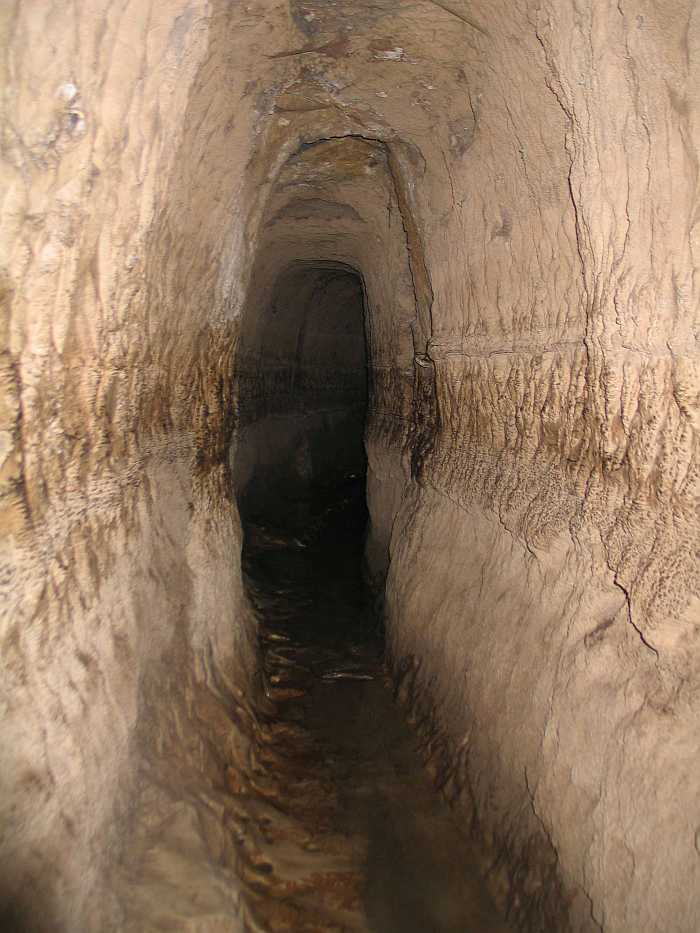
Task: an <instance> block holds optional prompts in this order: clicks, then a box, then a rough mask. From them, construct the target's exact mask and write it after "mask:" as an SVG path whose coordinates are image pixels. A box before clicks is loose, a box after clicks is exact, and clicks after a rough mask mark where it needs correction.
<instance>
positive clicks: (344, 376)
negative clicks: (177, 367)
mask: <svg viewBox="0 0 700 933" xmlns="http://www.w3.org/2000/svg"><path fill="white" fill-rule="evenodd" d="M263 295H264V293H263ZM259 301H260V304H259V305H258V306H257V307H256V306H255V305H251V306H250V307H249V308H248V311H247V314H246V321H245V324H244V331H243V336H242V341H241V348H240V353H239V359H240V362H239V374H240V375H239V393H238V397H239V405H238V409H239V410H238V414H239V427H238V430H237V437H236V456H235V469H234V481H235V484H236V492H237V498H238V503H239V511H240V515H241V521H242V525H243V531H244V551H243V564H244V571H245V576H246V580H247V583H248V590H249V592H250V593H251V594H252V595H253V596H254V597H255V598H257V599H258V600H262V602H263V603H264V605H261V606H260V607H259V608H260V609H261V616H262V617H264V618H266V619H269V617H270V612H269V609H270V600H272V601H273V602H274V601H275V600H276V599H277V598H278V597H279V596H280V594H281V593H282V592H284V593H285V594H286V596H285V599H286V602H285V606H286V607H287V609H290V607H292V606H293V605H295V604H296V602H297V601H301V603H302V604H304V605H305V606H306V607H307V609H306V611H305V613H304V618H303V620H302V618H301V615H298V617H297V623H298V624H297V627H296V629H295V634H296V635H301V634H302V633H303V639H304V640H305V641H307V643H314V644H317V643H319V642H324V643H326V647H328V644H329V643H330V642H333V643H334V644H335V649H337V651H338V652H340V653H341V654H344V653H346V652H349V653H350V654H352V651H353V650H357V645H356V644H355V648H354V649H353V647H352V642H353V639H355V641H356V640H357V638H360V637H361V636H362V640H363V641H365V642H366V638H365V637H364V636H365V635H368V636H370V640H371V641H372V643H373V644H372V646H371V651H372V654H373V655H376V653H377V651H379V650H380V646H379V644H378V638H377V636H378V631H377V625H376V623H375V622H374V621H371V620H372V619H373V613H371V612H370V611H369V610H370V606H371V599H370V597H369V593H368V592H367V590H366V587H365V582H364V574H363V549H364V540H365V532H366V527H367V520H368V512H367V504H366V476H367V458H366V454H365V447H364V431H365V420H366V416H367V402H368V375H367V374H368V350H367V337H366V331H365V317H366V314H365V312H366V302H365V294H364V287H363V282H362V279H361V278H360V276H359V275H358V274H357V273H356V272H355V271H354V270H352V269H350V268H349V267H347V266H344V265H341V264H338V263H301V262H300V263H295V264H294V265H292V266H290V267H289V268H287V269H286V270H285V271H284V272H282V273H281V274H280V275H279V276H278V278H277V279H276V281H275V283H274V287H273V288H272V289H271V291H270V292H268V294H267V297H261V298H260V299H259ZM295 594H296V595H295ZM263 637H264V635H263ZM365 648H367V649H369V648H370V646H369V645H367V644H365ZM263 654H264V652H263ZM346 660H347V658H346Z"/></svg>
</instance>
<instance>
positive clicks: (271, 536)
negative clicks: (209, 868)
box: [244, 483, 510, 933]
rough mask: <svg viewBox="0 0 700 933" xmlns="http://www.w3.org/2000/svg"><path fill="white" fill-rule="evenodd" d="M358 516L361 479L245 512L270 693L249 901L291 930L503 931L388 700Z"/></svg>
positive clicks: (269, 923)
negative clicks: (264, 812)
mask: <svg viewBox="0 0 700 933" xmlns="http://www.w3.org/2000/svg"><path fill="white" fill-rule="evenodd" d="M305 510H306V511H305ZM364 521H365V514H364V512H363V506H362V491H361V484H358V483H356V484H354V488H353V486H346V488H345V489H344V490H342V491H341V494H340V495H339V496H337V497H336V498H335V499H334V498H333V496H332V495H327V496H326V497H325V498H324V499H321V500H320V502H319V501H318V500H317V501H316V503H315V505H314V504H313V503H306V504H305V503H298V504H297V507H296V509H295V511H294V513H293V514H292V513H290V516H289V521H288V525H287V528H286V530H280V529H279V528H275V529H273V528H271V527H270V525H269V524H266V523H265V522H264V521H261V520H260V519H258V520H257V521H249V522H248V523H247V527H246V545H245V549H244V568H245V573H246V580H247V585H248V588H249V592H250V595H251V599H252V601H253V603H254V605H255V606H256V610H257V613H258V617H259V624H260V631H259V638H260V647H261V651H262V658H263V678H264V689H265V694H266V696H267V701H268V708H267V709H266V711H265V712H264V715H263V717H262V722H263V724H264V725H263V729H262V731H261V740H260V753H259V761H258V770H259V774H260V776H261V780H260V788H259V792H260V794H261V797H264V800H265V806H266V807H272V810H271V813H272V816H271V817H270V816H269V815H268V817H267V818H266V820H265V821H264V825H265V831H264V839H263V840H262V841H260V840H258V846H257V851H258V852H259V853H261V854H260V855H258V857H257V864H253V867H252V869H251V868H250V864H249V872H250V877H248V878H247V879H246V881H247V882H248V888H249V890H250V891H251V892H252V895H253V903H252V904H251V907H252V908H253V912H252V916H254V917H255V922H256V924H257V925H258V926H259V929H261V930H270V931H272V930H274V931H277V930H289V931H295V933H296V931H307V930H309V931H310V930H314V931H332V930H364V931H376V933H394V931H396V933H399V931H401V933H413V931H415V933H419V931H420V933H428V931H430V933H457V931H460V933H466V931H474V933H491V931H493V933H496V931H506V930H508V929H510V927H508V926H507V925H506V924H505V923H504V921H503V920H502V919H500V917H499V915H498V914H497V912H496V910H495V908H494V907H493V904H492V903H491V901H490V899H489V896H488V893H487V891H486V887H485V885H484V882H483V881H482V878H481V876H480V867H481V866H482V865H483V862H482V861H481V860H480V853H479V851H478V850H476V849H475V848H474V845H473V843H471V842H470V840H469V839H467V837H466V836H465V835H464V834H463V832H462V830H461V828H460V826H459V824H458V820H457V817H456V816H455V815H453V813H452V812H451V810H450V809H449V807H448V806H447V804H446V802H445V801H444V800H443V799H442V798H441V797H440V795H439V794H438V793H437V792H436V791H435V790H434V789H433V787H432V784H431V782H430V780H429V778H428V775H427V773H426V771H425V769H424V767H423V764H422V762H421V759H420V756H419V753H418V750H417V746H416V740H415V737H414V735H413V733H412V732H411V730H410V728H409V726H408V725H407V724H406V722H405V720H404V717H403V714H402V712H401V710H400V709H399V708H398V707H397V706H396V705H395V703H394V699H393V694H392V690H391V684H390V681H389V678H388V676H387V673H386V670H385V667H384V663H383V645H382V638H381V632H380V630H379V626H378V624H377V621H376V619H375V618H374V616H373V613H372V608H371V600H370V599H369V596H368V594H367V592H366V590H365V587H364V585H363V581H362V575H361V556H362V529H363V526H364Z"/></svg>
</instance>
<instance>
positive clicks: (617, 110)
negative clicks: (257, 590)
mask: <svg viewBox="0 0 700 933" xmlns="http://www.w3.org/2000/svg"><path fill="white" fill-rule="evenodd" d="M0 16H1V18H0V30H1V34H2V36H3V42H2V45H3V49H4V50H5V54H4V58H3V64H2V69H3V77H4V79H5V80H4V82H3V84H4V86H5V87H6V89H7V90H6V93H5V97H4V106H3V147H4V148H3V164H2V173H3V175H2V188H3V192H4V194H3V201H2V215H1V216H2V226H3V234H2V237H3V239H2V243H3V252H2V257H3V258H2V294H3V301H4V304H5V306H6V307H7V312H6V313H5V314H4V315H3V343H2V377H3V389H4V396H5V401H4V402H3V408H2V419H3V424H2V426H1V430H2V456H3V458H4V459H3V466H2V476H1V481H2V508H3V531H4V537H3V574H2V588H3V616H2V635H1V637H2V639H3V642H2V655H3V663H4V666H5V673H4V677H3V687H2V690H3V704H4V706H3V710H4V712H3V717H2V724H1V729H2V745H3V748H4V749H6V750H7V751H5V752H4V753H3V762H2V774H1V775H0V780H1V781H2V786H1V787H0V807H1V808H2V810H1V811H0V819H1V820H2V824H3V826H6V827H8V832H7V834H6V837H5V838H6V841H5V842H3V846H2V853H1V858H2V877H3V885H4V888H5V890H4V892H3V894H2V896H3V901H4V904H5V907H4V908H3V909H5V911H6V914H7V915H8V916H13V917H15V918H17V917H18V918H19V920H18V922H20V921H21V922H25V921H26V923H28V924H29V923H30V922H34V924H35V926H36V928H38V929H41V928H42V924H44V925H46V924H48V926H49V928H51V929H69V930H76V929H104V928H107V927H108V925H109V924H110V923H115V924H117V925H118V924H119V923H122V925H123V926H124V925H125V924H127V922H128V923H130V924H131V928H133V929H143V928H148V926H149V924H151V925H154V924H155V922H156V920H155V919H154V918H153V916H151V915H149V913H148V911H153V910H154V909H156V907H154V905H157V909H158V910H162V911H164V914H163V915H162V916H159V917H158V918H157V922H161V923H164V922H166V920H167V922H171V923H174V922H176V921H177V922H180V921H182V918H183V917H185V916H195V915H196V910H195V908H194V907H193V905H192V902H191V899H190V900H188V895H187V894H186V892H185V890H184V888H183V886H182V885H181V884H179V883H178V879H182V878H184V877H193V876H195V875H196V876H197V877H198V878H200V882H201V885H204V886H205V887H206V889H207V892H208V894H207V898H205V900H206V903H207V905H208V906H207V910H209V912H210V916H211V917H214V918H215V919H214V920H213V921H212V923H214V922H228V923H231V922H233V921H232V920H231V918H232V917H234V916H239V917H242V916H243V914H244V913H245V905H244V903H243V901H242V900H241V898H240V897H239V886H238V885H237V883H236V874H237V872H238V874H239V875H240V862H237V860H240V857H241V856H240V851H241V850H240V845H242V843H240V838H241V837H240V835H239V836H236V833H235V832H234V830H233V829H232V828H231V827H235V826H239V827H240V826H241V825H242V822H241V820H242V818H241V817H240V814H239V815H236V814H234V813H232V812H230V809H227V808H228V807H229V804H228V803H226V799H227V798H226V797H225V794H224V790H223V788H224V785H225V783H226V781H227V780H228V781H229V782H230V781H231V780H234V784H235V779H234V778H231V773H232V771H233V773H234V776H235V773H238V772H242V771H243V770H244V769H245V767H247V766H248V764H246V762H247V761H248V758H249V755H250V753H251V752H250V748H251V746H250V741H251V738H250V737H251V736H254V734H255V730H256V725H255V713H254V708H253V703H254V699H255V695H254V668H255V661H254V657H253V652H252V649H251V634H250V633H251V625H250V616H249V610H248V608H247V606H246V604H245V600H244V598H243V596H242V589H241V584H240V568H239V561H238V550H239V547H240V532H239V527H238V518H237V510H236V507H235V503H234V501H233V493H232V478H231V471H230V466H229V453H230V448H231V441H232V439H233V438H234V437H235V429H236V419H237V418H238V419H240V420H241V421H242V420H243V417H244V410H245V405H244V404H242V402H241V399H242V395H241V392H242V389H241V386H242V382H241V379H240V378H237V376H236V364H237V362H238V363H241V362H242V361H243V360H245V358H246V357H245V353H246V342H245V339H244V338H245V334H246V333H247V332H249V333H254V332H255V329H256V327H257V326H258V325H259V321H260V319H259V318H258V317H257V315H258V313H259V312H260V309H264V308H266V307H268V306H269V300H270V297H271V294H272V291H273V289H274V284H275V282H276V281H277V280H278V277H279V275H280V274H281V273H283V272H284V270H285V269H286V268H288V266H289V265H290V263H294V262H296V263H298V262H307V263H309V262H311V263H316V264H318V263H319V262H320V263H331V264H335V265H338V264H341V265H343V266H347V267H349V268H351V269H353V270H356V271H357V272H358V273H360V274H361V276H362V279H363V282H364V290H365V301H366V309H367V310H366V313H367V319H366V324H367V337H368V356H369V362H370V368H371V372H370V380H369V388H370V394H369V415H368V422H367V430H366V448H367V457H368V502H369V506H370V511H371V514H372V531H371V535H370V539H369V543H368V562H369V565H370V567H371V568H372V569H373V572H374V573H375V575H376V578H377V580H378V581H381V580H383V578H384V576H385V574H386V571H387V565H388V563H389V551H390V552H391V564H390V566H389V572H388V579H387V591H386V608H387V624H388V628H389V637H390V645H391V651H392V659H393V664H394V667H395V670H396V674H397V679H398V680H399V681H400V683H401V685H402V695H403V696H404V698H405V699H406V701H407V702H408V703H410V704H411V705H412V707H413V710H414V713H415V716H416V721H417V724H418V726H419V728H421V730H422V731H423V733H424V735H425V739H426V752H427V753H428V754H429V756H430V757H431V759H432V761H433V763H434V766H435V768H436V774H438V775H439V776H440V778H441V779H442V782H443V785H444V787H445V790H446V791H447V792H449V793H450V794H451V796H452V797H453V798H454V801H455V805H456V806H458V807H462V808H463V812H464V814H465V820H468V821H469V822H470V823H471V824H472V825H474V827H475V829H476V830H477V831H478V832H480V833H481V835H482V836H483V838H484V839H485V840H486V841H487V843H488V844H489V845H490V847H491V851H492V852H493V858H494V868H493V873H492V874H493V877H494V878H495V879H497V881H498V883H499V884H501V885H502V893H503V897H504V898H505V899H506V900H507V901H508V902H509V904H510V906H511V911H512V913H513V915H514V916H515V917H517V918H518V921H519V923H520V925H521V927H522V928H523V929H532V930H537V929H543V928H544V929H557V930H562V931H563V930H566V929H570V930H581V931H583V930H586V931H587V930H596V929H605V930H606V931H629V933H632V931H634V933H637V931H638V930H642V929H643V930H645V931H646V930H649V931H655V930H658V931H661V930H663V931H678V933H681V931H682V933H689V931H691V930H695V929H696V927H697V921H698V917H699V916H700V904H699V903H698V899H697V898H698V895H697V892H698V891H700V883H699V881H700V879H699V878H698V872H699V870H700V859H699V858H698V848H699V844H698V839H697V833H698V827H700V810H699V809H698V795H697V779H696V777H695V769H694V763H695V760H696V758H697V717H698V689H697V685H698V678H699V677H700V669H699V666H698V633H699V631H700V619H699V617H698V608H699V602H698V573H697V566H698V562H697V556H698V554H697V544H696V541H697V504H698V478H699V473H698V466H697V464H698V388H699V380H698V356H697V334H698V319H697V314H698V290H697V289H698V283H697V276H698V273H697V265H698V248H699V244H698V236H699V232H698V231H699V229H700V228H699V227H698V223H697V203H698V174H699V173H698V165H699V164H700V162H699V160H698V141H699V139H698V99H697V88H698V87H699V86H700V80H699V79H700V75H699V74H698V68H699V65H698V62H699V61H700V38H699V33H698V20H697V11H696V9H695V6H694V5H693V4H692V3H690V2H686V0H678V2H674V3H672V4H668V3H665V4H661V3H660V2H650V0H634V2H631V3H627V2H622V3H619V4H600V3H594V2H580V3H573V2H569V0H543V2H541V3H537V4H535V3H531V2H515V3H513V2H508V3H506V2H505V0H503V2H501V0H496V2H489V3H486V2H482V0H475V2H470V3H467V2H465V0H449V2H447V0H446V2H442V0H419V2H414V0H411V2H408V0H405V2H403V0H402V2H399V3H397V2H396V0H372V2H366V0H352V2H351V0H347V2H344V3H333V4H329V3H327V2H325V0H303V2H302V0H289V3H286V2H282V0H265V2H263V0H251V2H250V3H246V4H244V5H239V4H234V5H231V4H228V3H225V2H223V0H211V2H209V3H205V2H196V0H195V2H192V3H187V4H186V3H184V2H180V0H167V2H165V3H163V2H159V3H138V4H135V3H124V4H117V3H115V2H114V0H101V2H91V3H90V4H87V3H78V4H74V5H73V6H72V7H70V8H69V9H67V8H66V7H65V5H58V4H54V3H51V2H45V0H41V2H40V0H29V2H23V3H19V2H14V3H10V4H8V5H6V6H5V8H4V9H3V11H2V14H0ZM256 308H257V309H258V310H257V311H256V310H255V309H256ZM239 340H240V344H239ZM249 346H250V345H249ZM239 351H241V352H239ZM241 354H242V355H241ZM238 368H239V371H240V373H241V374H244V373H245V372H246V367H245V366H244V365H240V366H239V367H238ZM243 396H245V392H244V393H243ZM233 462H234V473H235V471H236V469H239V468H240V470H241V472H242V473H243V474H244V473H245V469H247V468H246V467H245V464H244V463H241V461H240V460H237V459H236V448H235V445H234V448H233ZM166 700H167V702H166ZM224 737H225V738H224ZM136 788H139V791H138V793H136ZM226 814H227V815H226ZM227 820H229V823H227V822H226V821H227ZM232 838H238V839H239V843H240V844H239V843H237V844H236V845H238V848H236V845H232V844H231V843H230V840H231V839H232ZM123 852H128V853H129V856H130V858H131V862H130V863H129V862H128V860H127V862H126V863H125V862H124V860H123V859H122V860H121V861H120V856H121V853H123ZM211 865H216V866H217V867H216V870H215V871H213V870H209V868H208V867H207V866H211ZM118 866H121V867H118ZM212 878H215V879H216V880H215V881H213V880H212ZM124 884H126V885H127V888H126V890H127V891H128V892H129V895H128V896H127V897H124V896H123V890H124V888H123V885H124ZM139 884H140V885H141V887H139ZM173 890H177V891H178V898H174V897H173V896H172V892H173ZM28 891H31V896H28V895H27V892H28ZM134 892H139V893H138V896H136V894H135V893H134ZM154 892H158V896H154ZM164 892H170V893H164ZM192 911H194V913H188V912H192ZM178 918H179V920H178ZM216 918H219V919H218V920H216ZM193 922H194V921H193ZM240 922H241V923H243V920H241V921H240Z"/></svg>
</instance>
